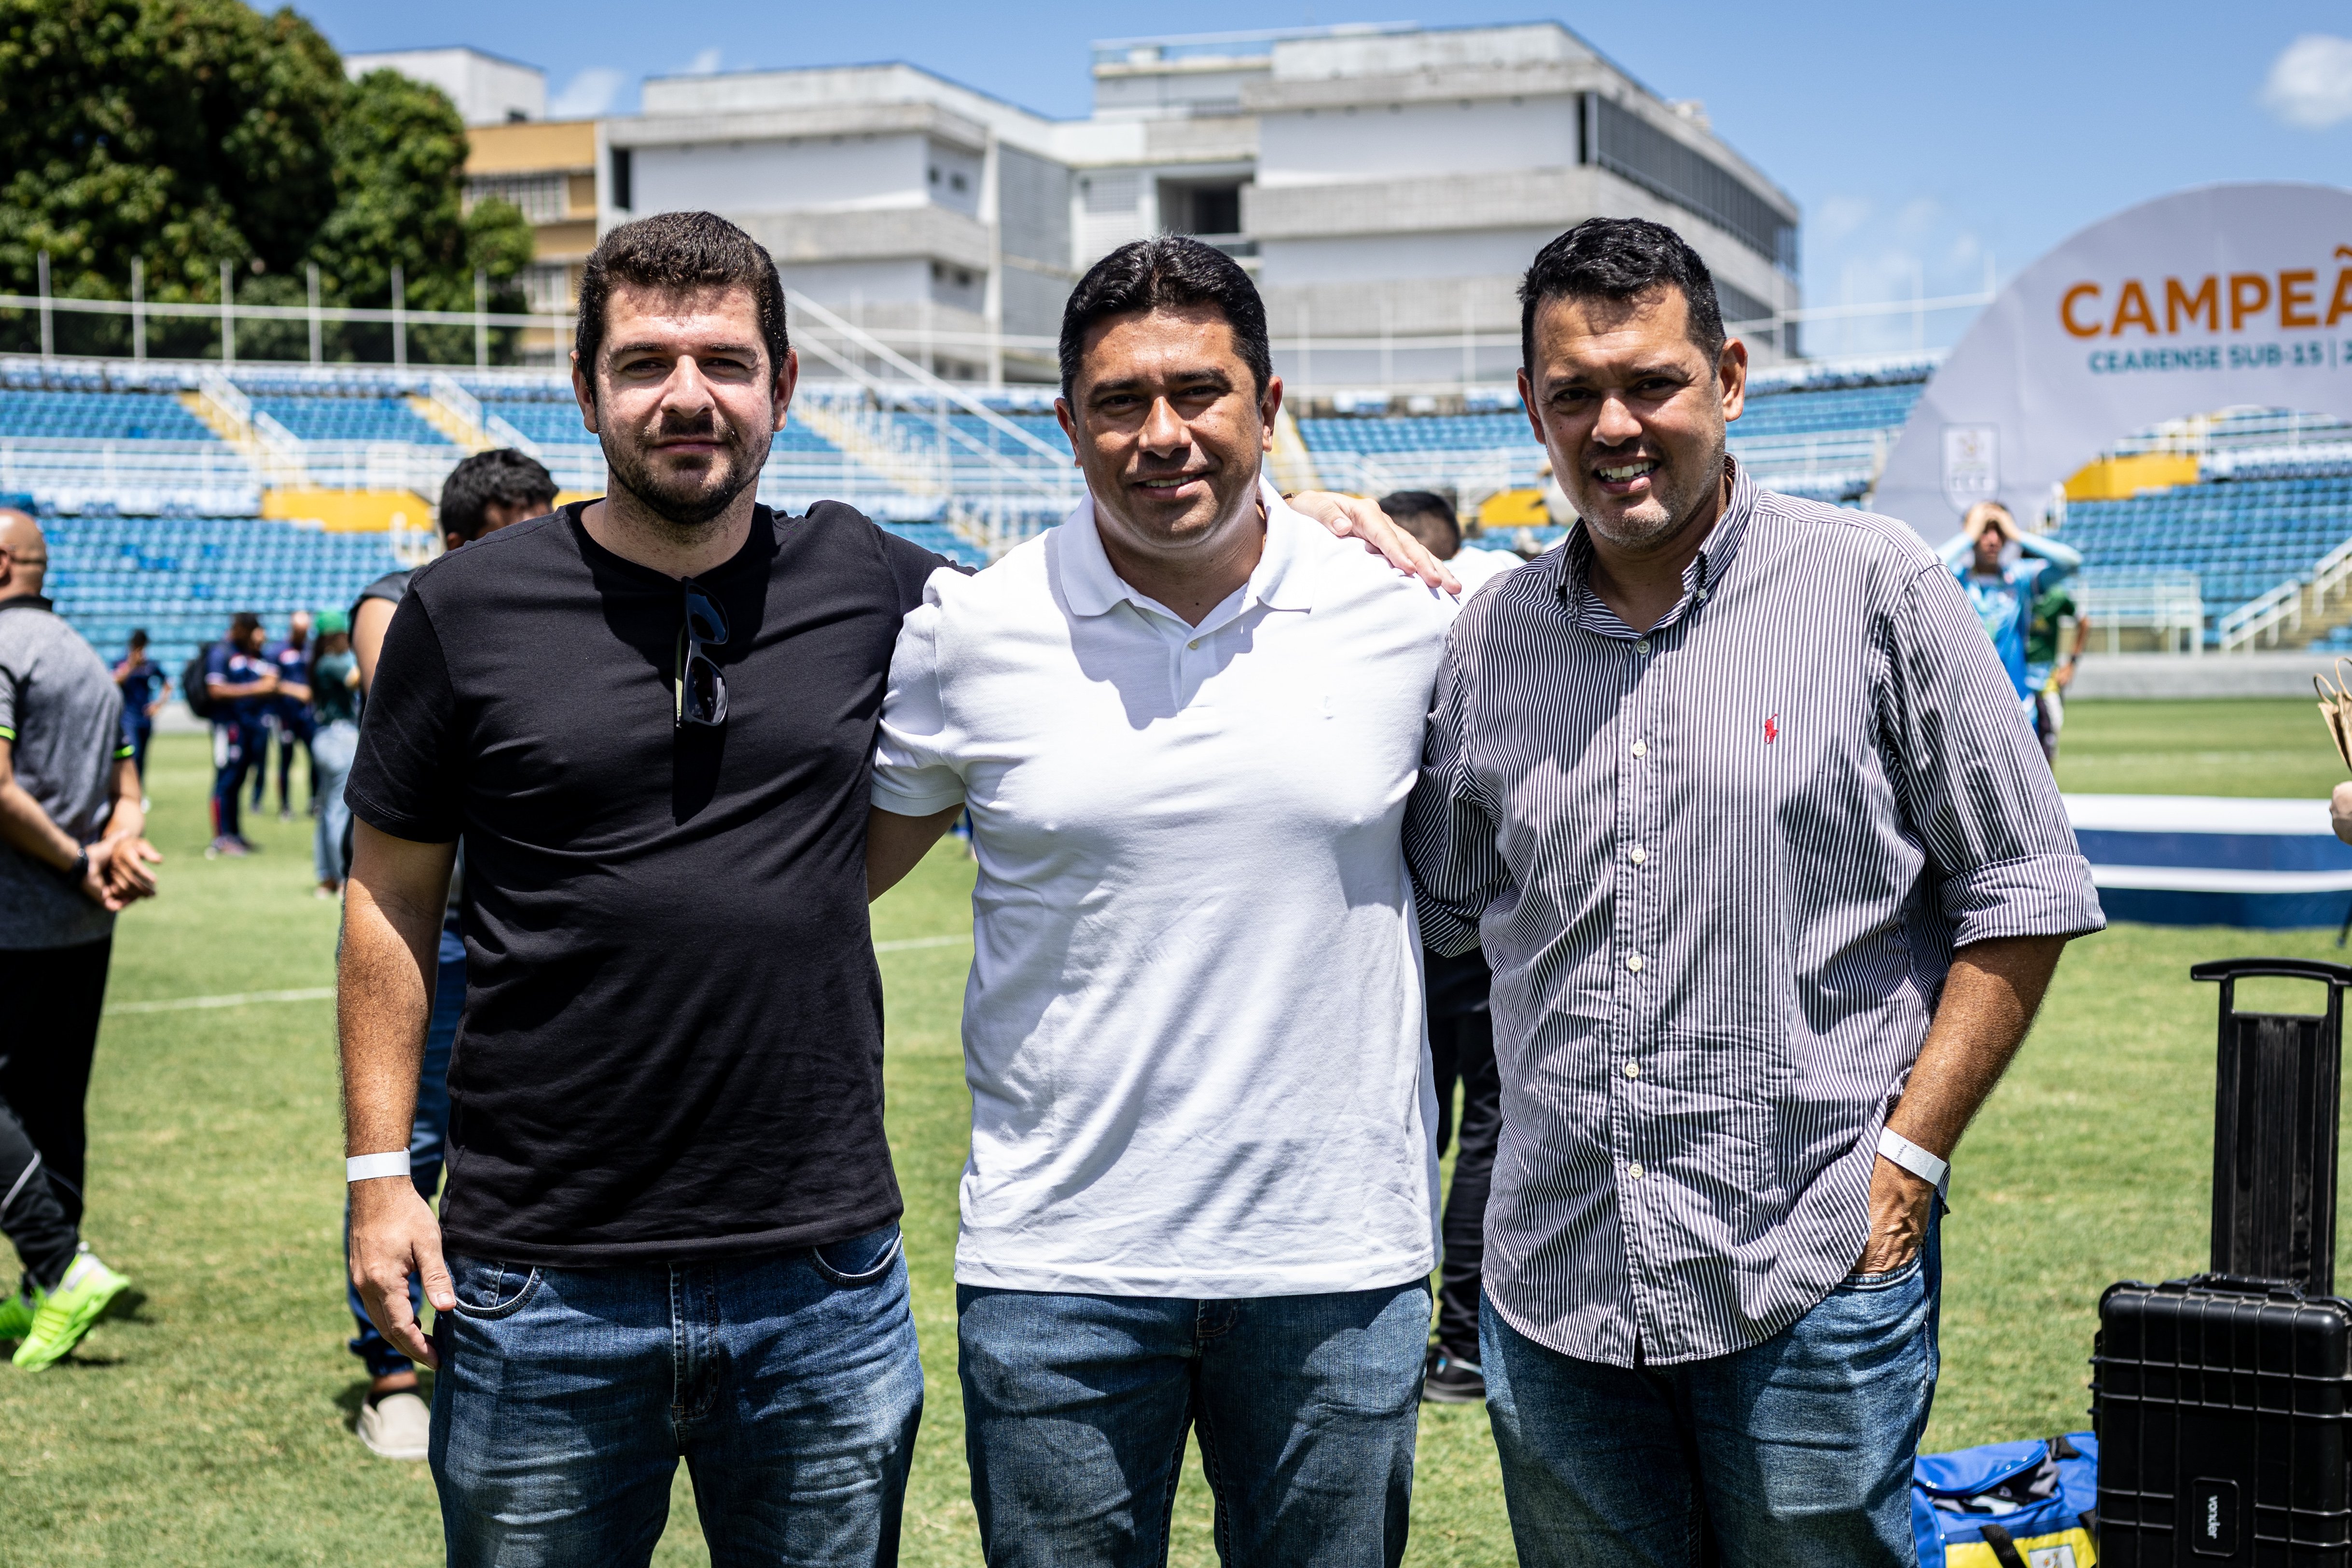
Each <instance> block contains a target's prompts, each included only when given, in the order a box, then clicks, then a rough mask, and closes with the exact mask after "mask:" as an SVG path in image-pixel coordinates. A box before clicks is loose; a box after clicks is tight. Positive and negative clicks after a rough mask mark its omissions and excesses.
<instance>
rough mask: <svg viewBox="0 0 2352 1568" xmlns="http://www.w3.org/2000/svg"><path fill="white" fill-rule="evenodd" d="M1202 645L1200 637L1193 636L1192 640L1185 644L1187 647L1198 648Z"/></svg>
mask: <svg viewBox="0 0 2352 1568" xmlns="http://www.w3.org/2000/svg"><path fill="white" fill-rule="evenodd" d="M1200 645H1201V640H1200V639H1199V638H1198V637H1195V638H1193V639H1192V641H1191V642H1189V643H1185V644H1184V646H1186V647H1187V648H1197V647H1199V646H1200Z"/></svg>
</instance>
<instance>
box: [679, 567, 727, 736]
mask: <svg viewBox="0 0 2352 1568" xmlns="http://www.w3.org/2000/svg"><path fill="white" fill-rule="evenodd" d="M679 586H681V587H682V588H684V589H685V590H686V624H685V626H684V627H683V628H681V629H680V631H679V632H678V639H677V681H676V686H677V692H676V695H677V727H679V728H681V729H683V728H685V727H687V726H688V725H695V726H698V727H701V728H704V729H716V728H718V727H719V726H720V725H722V724H725V723H726V722H727V678H726V677H725V676H724V675H721V674H719V666H718V664H715V663H713V662H712V660H711V657H710V655H709V653H704V652H703V650H704V649H705V648H706V647H710V648H717V647H723V646H724V645H725V644H726V642H727V612H725V611H723V610H721V609H720V608H719V601H717V600H715V599H713V598H711V597H710V595H709V593H707V592H705V591H703V588H702V585H701V584H699V583H698V582H696V581H695V580H694V579H692V578H690V577H688V578H681V579H680V580H679Z"/></svg>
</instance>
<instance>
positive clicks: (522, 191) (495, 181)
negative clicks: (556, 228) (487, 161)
mask: <svg viewBox="0 0 2352 1568" xmlns="http://www.w3.org/2000/svg"><path fill="white" fill-rule="evenodd" d="M568 183H569V182H567V181H566V180H565V178H564V176H562V174H477V175H475V176H473V177H472V178H471V179H468V180H467V182H466V200H465V207H466V210H467V212H469V213H470V212H472V211H473V210H474V208H475V207H476V206H477V205H478V204H481V203H483V202H487V201H503V202H508V203H510V204H513V205H514V206H515V207H517V208H519V209H520V211H521V213H522V215H523V216H524V217H525V218H526V219H528V220H529V221H530V222H531V223H535V224H552V223H561V222H562V220H563V219H564V217H565V216H567V215H568V214H567V210H566V209H567V205H568V204H567V200H566V186H567V184H568Z"/></svg>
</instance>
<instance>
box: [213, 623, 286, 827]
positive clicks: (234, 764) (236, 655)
mask: <svg viewBox="0 0 2352 1568" xmlns="http://www.w3.org/2000/svg"><path fill="white" fill-rule="evenodd" d="M277 692H278V666H277V665H276V664H273V663H271V662H270V661H269V660H268V659H267V658H265V657H263V655H262V634H261V617H260V616H258V615H255V614H253V613H252V612H249V611H239V612H237V613H236V614H235V615H232V616H231V617H229V622H228V635H227V636H226V637H225V638H223V639H222V640H221V641H220V642H218V643H214V644H213V646H212V650H211V651H210V652H209V653H206V654H205V695H206V696H208V697H209V698H211V700H212V704H213V841H212V842H211V843H210V844H209V845H207V846H206V847H205V859H206V860H212V859H214V858H215V857H217V856H221V855H247V854H251V853H252V852H253V851H254V848H255V846H254V844H253V842H252V841H250V840H249V839H247V837H246V836H245V834H244V833H243V831H240V830H241V829H242V828H243V825H244V824H243V823H242V822H240V821H238V818H237V805H238V800H239V794H240V791H241V789H243V786H244V784H245V774H246V769H247V768H251V767H252V766H253V765H254V763H255V761H256V760H257V755H258V753H259V751H260V749H261V748H262V747H264V746H266V745H268V739H269V737H268V731H267V730H266V729H265V727H264V726H263V719H264V717H265V716H266V715H267V714H268V709H269V699H270V698H271V697H273V696H275V695H277Z"/></svg>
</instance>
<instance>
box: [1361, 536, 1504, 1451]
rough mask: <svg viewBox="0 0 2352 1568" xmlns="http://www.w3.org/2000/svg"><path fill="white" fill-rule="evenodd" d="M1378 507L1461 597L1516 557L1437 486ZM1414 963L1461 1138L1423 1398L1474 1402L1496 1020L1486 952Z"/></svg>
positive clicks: (1480, 1390)
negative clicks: (1451, 578)
mask: <svg viewBox="0 0 2352 1568" xmlns="http://www.w3.org/2000/svg"><path fill="white" fill-rule="evenodd" d="M1381 511H1383V512H1386V513H1387V514H1388V515H1389V517H1391V519H1393V520H1394V521H1395V523H1396V525H1397V526H1398V527H1399V528H1402V529H1404V531H1405V532H1407V533H1409V534H1411V535H1412V537H1413V538H1417V539H1419V540H1420V541H1421V542H1422V545H1423V548H1424V549H1427V550H1428V551H1429V553H1430V554H1432V555H1433V556H1435V557H1436V558H1437V559H1440V560H1442V561H1444V562H1445V563H1446V564H1447V565H1448V566H1450V567H1452V568H1453V569H1454V575H1455V576H1457V577H1459V578H1460V579H1461V580H1462V591H1463V593H1464V594H1465V596H1466V595H1468V594H1471V593H1475V592H1476V591H1478V589H1479V588H1480V587H1481V586H1483V585H1484V584H1485V583H1486V582H1487V581H1489V580H1492V579H1494V578H1496V577H1500V576H1501V575H1502V574H1503V573H1505V572H1507V571H1509V570H1513V569H1514V568H1516V567H1517V566H1518V565H1520V564H1521V563H1520V560H1519V558H1518V557H1517V556H1516V555H1513V554H1511V553H1509V552H1507V551H1504V550H1490V549H1479V548H1477V547H1476V546H1475V545H1465V544H1464V543H1463V542H1462V525H1461V523H1460V522H1459V521H1458V520H1456V518H1455V517H1454V508H1453V507H1452V506H1451V505H1449V504H1448V503H1447V502H1446V499H1445V497H1443V496H1440V495H1438V494H1437V493H1436V492H1434V491H1432V490H1399V491H1396V492H1395V493H1393V494H1391V495H1387V496H1383V497H1381ZM1421 967H1422V974H1423V977H1424V1002H1423V1007H1424V1010H1425V1012H1426V1014H1427V1016H1428V1020H1429V1061H1430V1066H1431V1068H1432V1070H1433V1071H1434V1073H1435V1076H1436V1086H1437V1152H1438V1154H1439V1155H1441V1156H1442V1155H1444V1153H1445V1146H1446V1145H1447V1143H1448V1142H1450V1141H1451V1140H1452V1139H1453V1138H1454V1137H1456V1136H1458V1137H1459V1138H1460V1139H1461V1152H1460V1153H1459V1154H1457V1155H1455V1156H1454V1184H1453V1186H1451V1187H1449V1188H1448V1189H1447V1191H1446V1195H1445V1226H1444V1240H1445V1260H1444V1265H1443V1267H1442V1268H1441V1269H1440V1270H1439V1273H1438V1293H1437V1339H1436V1343H1434V1344H1433V1345H1431V1346H1430V1348H1429V1365H1428V1369H1427V1371H1426V1373H1425V1374H1424V1375H1423V1378H1422V1383H1421V1396H1422V1397H1423V1399H1425V1400H1427V1401H1428V1402H1430V1403H1431V1404H1433V1405H1471V1404H1475V1403H1477V1402H1478V1401H1480V1400H1482V1399H1484V1398H1486V1378H1485V1377H1484V1376H1483V1375H1481V1373H1480V1371H1479V1368H1478V1275H1479V1270H1480V1265H1481V1264H1482V1262H1483V1261H1484V1260H1485V1258H1486V1192H1487V1188H1488V1187H1489V1186H1491V1185H1492V1183H1493V1180H1494V1175H1495V1143H1496V1138H1497V1137H1499V1136H1500V1135H1501V1133H1502V1130H1503V1085H1502V1080H1501V1079H1500V1078H1499V1077H1497V1076H1496V1071H1495V1025H1494V1019H1493V1015H1492V1014H1490V1013H1489V1012H1488V1011H1487V1007H1486V993H1487V987H1488V984H1489V982H1490V980H1491V978H1492V977H1490V976H1489V975H1488V973H1487V971H1486V955H1485V954H1484V953H1481V952H1479V951H1478V950H1477V949H1476V948H1473V949H1471V950H1470V951H1469V952H1467V953H1464V954H1462V955H1460V956H1456V957H1451V958H1449V957H1447V956H1445V955H1444V954H1443V953H1440V952H1438V951H1436V950H1435V949H1434V948H1423V950H1422V956H1421ZM1457 1087H1458V1088H1459V1089H1460V1090H1461V1091H1462V1117H1461V1121H1460V1123H1459V1124H1458V1125H1457V1124H1456V1123H1455V1121H1454V1090H1455V1089H1456V1088H1457Z"/></svg>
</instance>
